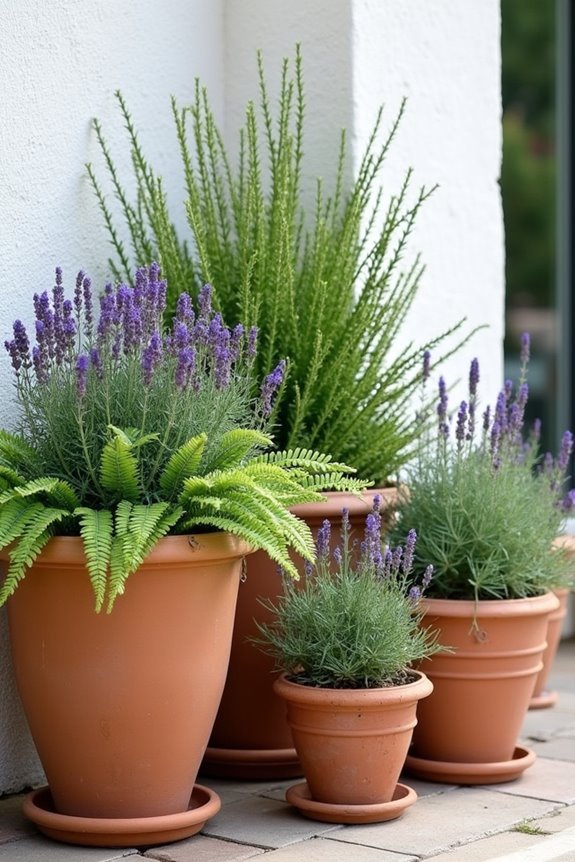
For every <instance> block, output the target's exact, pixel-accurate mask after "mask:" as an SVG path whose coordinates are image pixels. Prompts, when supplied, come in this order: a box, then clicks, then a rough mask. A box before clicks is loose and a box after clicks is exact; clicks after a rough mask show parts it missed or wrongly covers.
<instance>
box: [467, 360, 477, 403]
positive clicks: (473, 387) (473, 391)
mask: <svg viewBox="0 0 575 862" xmlns="http://www.w3.org/2000/svg"><path fill="white" fill-rule="evenodd" d="M478 383H479V362H478V360H477V359H472V360H471V366H470V368H469V399H470V400H473V399H474V398H475V396H476V395H477V384H478Z"/></svg>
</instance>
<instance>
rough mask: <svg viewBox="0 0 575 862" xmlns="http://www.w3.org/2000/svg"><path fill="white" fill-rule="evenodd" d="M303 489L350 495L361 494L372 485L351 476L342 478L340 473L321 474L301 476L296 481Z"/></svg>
mask: <svg viewBox="0 0 575 862" xmlns="http://www.w3.org/2000/svg"><path fill="white" fill-rule="evenodd" d="M298 481H299V483H300V485H301V486H302V487H303V488H307V489H309V490H314V491H318V492H321V491H349V493H350V494H358V495H359V494H361V493H362V491H365V490H366V489H367V488H370V487H371V486H372V485H373V482H364V481H363V479H354V478H353V477H352V476H342V475H341V473H321V474H319V475H309V474H307V475H302V476H301V477H300V479H299V480H298Z"/></svg>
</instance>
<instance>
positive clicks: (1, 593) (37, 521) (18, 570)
mask: <svg viewBox="0 0 575 862" xmlns="http://www.w3.org/2000/svg"><path fill="white" fill-rule="evenodd" d="M27 510H28V516H29V517H28V520H27V523H26V524H25V525H24V527H23V529H22V531H21V534H20V538H19V539H18V542H17V544H16V546H15V548H14V549H13V550H12V552H11V553H10V565H9V567H8V573H7V575H6V579H5V581H4V583H3V585H2V589H0V605H2V604H4V602H5V601H6V599H7V598H9V596H11V595H12V593H13V592H14V590H15V589H16V587H17V586H18V584H19V582H20V581H21V580H22V578H23V577H24V575H25V574H26V571H27V569H29V568H30V566H31V565H32V563H33V562H34V560H35V559H36V557H37V556H38V554H39V553H40V551H41V550H42V548H43V547H44V546H45V545H46V543H47V542H48V541H49V539H50V538H51V537H52V531H51V529H50V528H51V527H52V525H53V524H54V523H57V522H58V521H61V520H62V519H63V518H66V517H68V516H69V514H70V513H69V512H68V511H66V509H51V508H49V507H47V506H43V505H42V504H41V503H33V504H32V506H28V507H27Z"/></svg>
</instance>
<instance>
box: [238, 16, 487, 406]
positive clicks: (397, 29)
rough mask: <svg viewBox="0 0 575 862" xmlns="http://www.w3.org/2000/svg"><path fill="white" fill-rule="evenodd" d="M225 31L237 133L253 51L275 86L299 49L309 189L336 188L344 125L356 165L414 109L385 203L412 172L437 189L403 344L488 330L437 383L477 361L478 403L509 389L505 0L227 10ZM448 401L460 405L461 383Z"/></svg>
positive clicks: (426, 219)
mask: <svg viewBox="0 0 575 862" xmlns="http://www.w3.org/2000/svg"><path fill="white" fill-rule="evenodd" d="M225 25H226V32H227V51H226V71H227V74H226V110H227V119H228V122H229V129H228V130H229V131H230V132H233V128H234V127H235V126H236V125H237V124H238V122H239V119H241V111H242V109H243V106H244V105H245V103H246V101H247V99H249V98H253V96H254V94H255V93H256V89H255V83H254V82H255V61H254V53H255V50H256V49H262V51H263V56H264V60H265V65H266V71H267V72H268V77H269V79H270V80H272V81H273V80H274V75H275V77H276V78H277V71H278V70H279V68H280V63H281V58H282V57H285V56H289V57H292V56H293V53H294V45H295V43H296V42H300V43H301V45H302V54H303V63H304V80H305V87H306V93H307V109H308V110H307V129H308V134H307V137H306V144H305V146H304V151H305V152H306V154H309V160H308V162H307V167H308V171H309V174H310V175H311V176H316V175H324V176H331V175H332V170H333V155H334V152H335V149H336V147H337V144H338V140H339V139H338V132H339V130H340V128H341V127H342V126H345V127H346V128H347V129H348V132H349V141H350V147H349V149H350V153H351V154H352V156H353V158H354V160H355V163H357V162H358V161H359V158H360V156H361V153H362V152H363V149H364V146H365V143H366V140H367V137H368V135H369V132H370V131H371V129H372V126H373V122H374V120H375V116H376V112H377V110H378V108H379V106H380V105H381V104H383V105H385V108H386V110H385V117H386V118H387V122H385V121H384V124H383V131H385V130H386V128H388V126H389V124H391V122H392V120H393V118H394V116H395V113H396V112H397V110H398V109H399V106H400V103H401V100H402V98H403V97H404V96H405V97H407V98H408V106H407V110H406V114H405V116H404V119H403V122H402V124H401V127H400V130H399V134H398V136H397V138H396V140H395V142H394V144H393V145H392V148H391V151H390V155H389V159H388V161H387V166H386V167H385V168H384V171H383V173H382V181H383V183H384V186H385V189H386V193H390V194H391V193H394V192H397V191H398V190H399V186H400V183H401V182H402V180H403V177H404V175H405V172H406V170H407V169H408V168H409V167H412V168H413V169H414V179H413V187H414V190H416V189H417V188H418V187H419V186H421V185H425V186H429V187H431V186H434V185H435V184H439V186H440V188H439V189H438V190H437V191H436V193H435V194H434V195H433V196H432V198H431V199H430V200H429V202H428V203H427V204H426V205H425V207H424V209H423V210H422V212H421V213H420V216H419V218H418V221H417V224H416V230H415V232H414V234H413V236H412V239H411V241H410V244H409V249H410V251H411V253H412V256H413V257H414V256H415V254H416V253H417V252H420V253H421V256H422V260H423V262H424V263H425V265H426V272H425V274H424V277H423V280H422V282H421V290H420V291H419V294H418V297H417V299H416V302H415V303H414V308H413V313H412V314H411V317H410V319H409V321H408V323H407V325H406V326H405V327H404V337H405V341H409V340H410V339H413V340H414V342H415V343H416V344H418V343H424V342H425V341H426V340H427V339H429V338H432V337H434V336H436V335H439V334H440V333H441V332H443V331H445V330H446V329H447V328H448V327H449V326H451V325H453V324H454V323H455V322H457V321H458V320H460V319H461V318H462V317H465V316H467V317H468V318H469V320H470V322H471V323H470V325H469V327H468V328H467V331H471V328H472V327H473V326H476V325H478V324H487V325H488V326H489V328H488V329H486V330H484V331H483V332H481V333H479V334H477V335H476V336H474V338H473V339H472V340H471V341H470V343H469V345H468V346H467V347H466V348H465V349H464V350H462V351H461V352H460V353H458V354H457V357H456V358H454V359H453V360H452V361H451V362H448V363H446V364H445V365H444V366H443V367H442V371H443V372H444V374H445V376H446V379H447V381H448V383H449V382H450V381H453V382H455V380H456V379H457V378H460V377H461V376H462V375H463V377H464V378H465V377H466V374H467V367H468V363H469V361H470V360H471V359H472V358H473V357H474V356H478V357H479V359H480V362H481V369H482V384H481V396H482V401H484V403H487V402H488V401H490V400H493V398H494V397H495V395H496V393H497V391H498V389H499V387H500V385H501V382H502V381H501V376H502V356H503V354H502V350H503V324H504V318H503V307H504V259H503V255H504V243H503V219H502V210H501V201H500V194H499V186H498V178H499V173H500V159H501V128H500V112H501V96H500V43H499V39H500V32H499V28H500V13H499V2H498V0H483V2H481V3H459V4H458V3H453V2H452V1H451V0H430V2H427V0H401V2H398V0H314V2H313V3H309V0H291V2H290V3H285V2H283V0H228V2H227V4H226V19H225ZM413 257H412V258H411V259H410V258H409V257H408V258H406V263H409V262H411V260H412V259H413ZM451 344H454V342H453V341H452V342H451ZM401 347H402V345H398V350H400V349H401ZM450 394H451V404H452V406H455V405H456V403H457V402H458V401H459V400H461V397H464V395H465V383H464V381H462V383H461V385H460V386H459V387H455V386H454V387H452V389H451V392H450Z"/></svg>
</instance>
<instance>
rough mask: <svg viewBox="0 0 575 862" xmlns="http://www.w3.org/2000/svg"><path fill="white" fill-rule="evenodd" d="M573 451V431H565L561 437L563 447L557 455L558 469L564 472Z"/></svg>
mask: <svg viewBox="0 0 575 862" xmlns="http://www.w3.org/2000/svg"><path fill="white" fill-rule="evenodd" d="M572 451H573V434H572V433H571V431H565V432H564V434H563V437H562V438H561V448H560V450H559V455H558V456H557V469H558V470H559V471H560V472H561V473H564V472H565V470H566V469H567V465H568V464H569V458H570V457H571V453H572Z"/></svg>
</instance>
